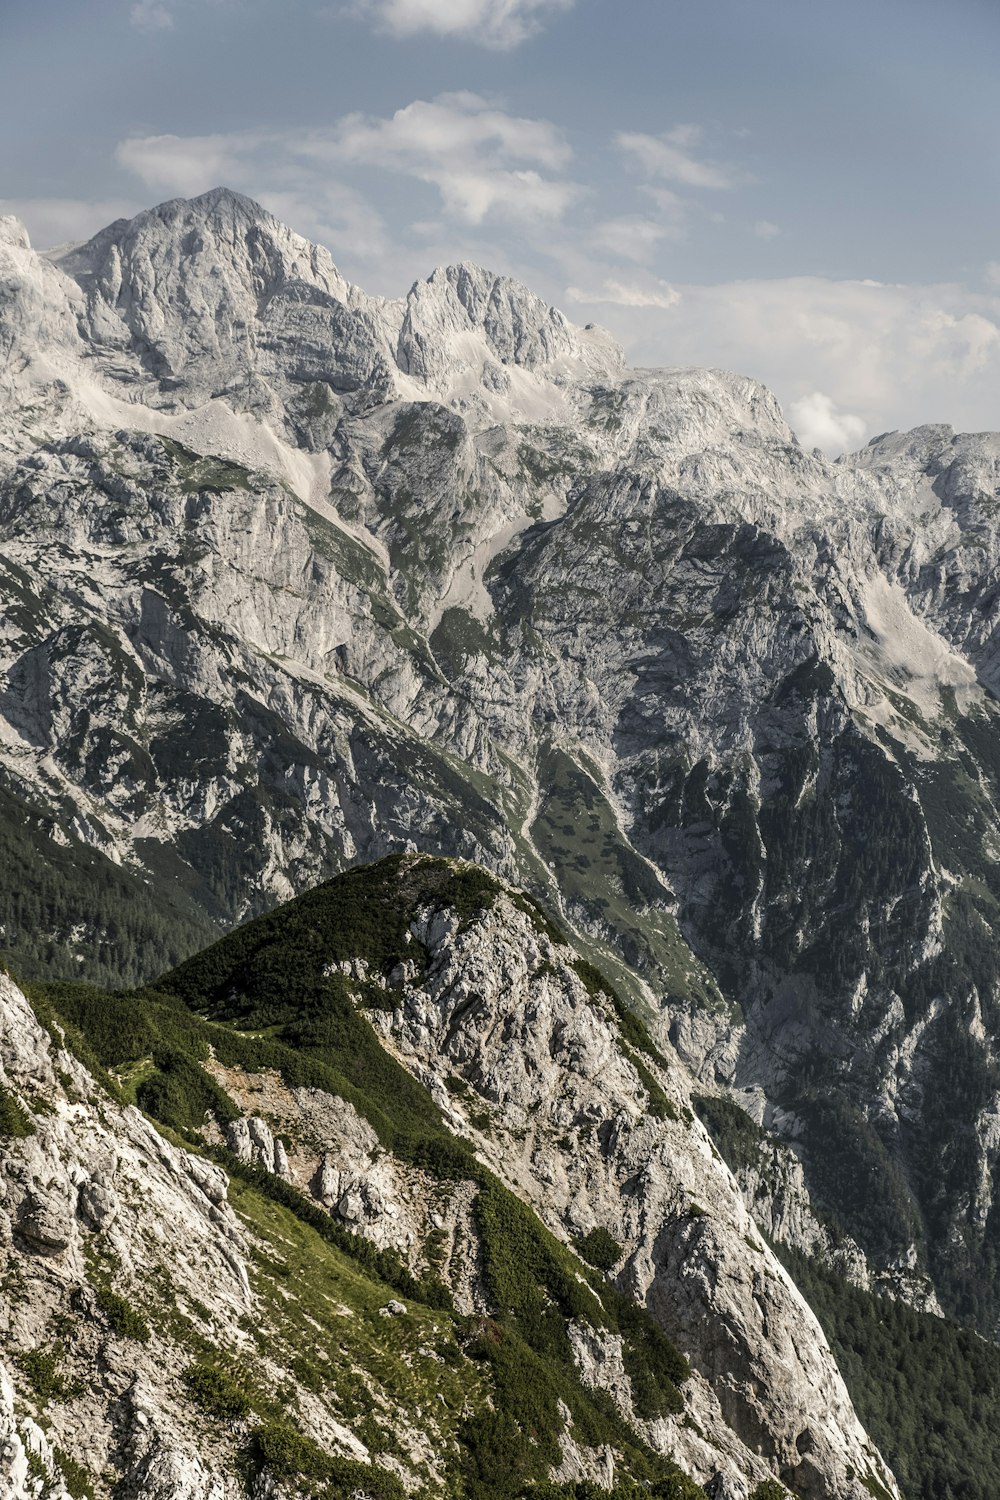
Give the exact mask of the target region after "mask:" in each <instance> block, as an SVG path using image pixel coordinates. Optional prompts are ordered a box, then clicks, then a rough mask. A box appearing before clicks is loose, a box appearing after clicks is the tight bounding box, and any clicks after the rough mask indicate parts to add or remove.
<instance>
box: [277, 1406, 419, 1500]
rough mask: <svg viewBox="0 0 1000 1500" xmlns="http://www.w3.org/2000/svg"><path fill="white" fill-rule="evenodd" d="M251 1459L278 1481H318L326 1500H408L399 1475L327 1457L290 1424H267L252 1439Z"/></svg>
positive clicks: (378, 1468)
mask: <svg viewBox="0 0 1000 1500" xmlns="http://www.w3.org/2000/svg"><path fill="white" fill-rule="evenodd" d="M250 1456H251V1458H252V1460H253V1463H254V1464H255V1466H256V1467H257V1469H258V1470H264V1469H267V1470H269V1471H270V1472H271V1473H272V1474H274V1475H275V1476H276V1477H277V1478H278V1479H290V1480H302V1479H305V1480H315V1481H318V1482H320V1483H322V1484H323V1486H324V1489H323V1500H352V1497H355V1496H366V1497H369V1500H405V1494H406V1492H405V1490H404V1489H403V1486H402V1484H401V1483H400V1481H399V1479H398V1478H397V1477H396V1475H395V1474H390V1473H389V1471H388V1470H387V1469H382V1468H380V1467H379V1466H378V1465H377V1464H361V1463H358V1462H357V1461H356V1460H354V1459H351V1458H340V1457H336V1456H334V1455H333V1454H330V1453H327V1452H326V1451H325V1450H324V1449H323V1448H321V1447H320V1446H319V1444H318V1443H314V1442H313V1440H312V1439H311V1438H308V1437H304V1436H303V1434H302V1433H301V1432H298V1431H296V1429H295V1428H294V1427H292V1426H290V1425H289V1423H287V1422H278V1421H271V1422H264V1423H262V1424H261V1425H260V1426H259V1427H256V1428H255V1429H254V1431H253V1433H252V1434H251V1436H250Z"/></svg>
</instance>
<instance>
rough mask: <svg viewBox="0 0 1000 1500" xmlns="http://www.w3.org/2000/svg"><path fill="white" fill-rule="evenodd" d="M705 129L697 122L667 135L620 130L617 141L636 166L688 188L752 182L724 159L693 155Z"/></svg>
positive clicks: (733, 186) (722, 186) (724, 187)
mask: <svg viewBox="0 0 1000 1500" xmlns="http://www.w3.org/2000/svg"><path fill="white" fill-rule="evenodd" d="M701 140H702V132H701V130H700V129H699V127H698V126H696V125H677V126H675V127H674V129H673V130H668V131H667V132H666V134H665V135H641V134H637V133H635V132H632V131H620V132H619V133H618V135H616V136H615V143H616V144H617V146H618V147H619V149H620V150H621V151H623V152H624V153H625V156H626V157H627V158H628V159H629V160H630V161H631V162H632V164H633V166H635V167H637V168H639V169H640V170H641V171H643V172H646V173H648V174H649V175H650V176H651V177H665V178H666V179H667V181H668V182H680V183H683V184H684V186H685V187H692V188H713V189H718V190H724V189H727V188H735V187H740V186H742V185H744V184H746V183H748V182H749V181H750V178H748V177H747V176H746V174H745V173H742V172H740V171H738V170H737V169H736V168H735V167H732V166H729V165H727V164H726V163H725V162H716V161H709V160H708V159H707V158H704V157H701V156H696V155H694V150H693V148H694V147H696V146H698V145H700V144H701Z"/></svg>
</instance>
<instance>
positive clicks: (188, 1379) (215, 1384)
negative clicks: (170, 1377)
mask: <svg viewBox="0 0 1000 1500" xmlns="http://www.w3.org/2000/svg"><path fill="white" fill-rule="evenodd" d="M181 1378H182V1379H183V1381H184V1384H185V1385H186V1386H187V1389H188V1391H189V1392H190V1394H191V1396H192V1398H193V1399H194V1400H195V1401H196V1402H197V1403H198V1405H199V1406H200V1407H201V1408H202V1410H203V1411H207V1412H209V1413H210V1414H211V1415H212V1416H213V1417H222V1418H224V1419H226V1420H230V1421H231V1420H234V1419H236V1418H239V1417H247V1416H249V1415H250V1413H251V1411H252V1410H253V1399H252V1397H251V1395H250V1392H249V1390H248V1389H247V1386H246V1384H245V1382H244V1381H242V1380H240V1379H238V1378H236V1377H235V1376H233V1375H231V1374H230V1373H229V1371H228V1370H225V1369H222V1368H220V1366H219V1365H217V1364H214V1363H212V1362H211V1361H209V1360H207V1359H198V1360H195V1362H194V1363H193V1364H190V1365H188V1367H187V1369H186V1370H185V1371H184V1373H183V1375H182V1377H181Z"/></svg>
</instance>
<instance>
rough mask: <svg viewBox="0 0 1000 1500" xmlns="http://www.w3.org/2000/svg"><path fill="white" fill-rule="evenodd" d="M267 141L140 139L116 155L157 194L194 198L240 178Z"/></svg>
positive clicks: (253, 137) (246, 137)
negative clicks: (172, 194)
mask: <svg viewBox="0 0 1000 1500" xmlns="http://www.w3.org/2000/svg"><path fill="white" fill-rule="evenodd" d="M266 139H267V137H265V136H264V135H262V134H260V133H244V134H233V135H189V136H181V135H147V136H136V137H132V138H131V139H129V140H126V141H122V142H121V144H120V145H119V146H118V147H117V149H116V151H115V155H116V157H117V159H118V161H119V162H120V164H121V165H122V166H123V167H126V168H127V169H128V171H130V172H134V173H135V175H136V176H137V177H139V178H140V179H141V180H142V181H143V182H144V183H145V184H146V186H147V187H148V188H151V189H152V190H153V191H154V192H157V193H161V192H167V193H177V194H182V195H185V196H190V195H191V194H196V193H204V192H207V190H208V189H209V188H212V187H218V186H219V185H220V184H221V183H224V182H227V181H228V179H229V178H231V177H235V176H237V175H239V174H240V171H241V166H242V164H243V162H244V161H245V160H246V158H247V156H248V155H249V154H250V153H253V152H255V151H256V150H258V149H259V148H260V147H261V146H262V145H263V144H265V142H266Z"/></svg>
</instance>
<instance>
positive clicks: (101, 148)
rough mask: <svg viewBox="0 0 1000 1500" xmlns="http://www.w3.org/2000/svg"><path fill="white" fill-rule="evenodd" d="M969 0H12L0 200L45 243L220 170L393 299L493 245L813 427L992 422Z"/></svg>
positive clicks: (978, 8)
mask: <svg viewBox="0 0 1000 1500" xmlns="http://www.w3.org/2000/svg"><path fill="white" fill-rule="evenodd" d="M998 64H1000V7H998V6H997V5H996V4H995V3H992V4H991V3H985V0H950V3H949V4H948V5H947V6H945V5H944V4H943V3H937V4H931V3H928V0H879V3H872V0H868V3H867V4H861V3H858V0H839V3H838V4H837V5H836V6H835V7H834V6H830V5H818V4H810V3H808V0H805V3H803V0H799V3H791V0H758V3H757V4H755V5H751V4H749V3H739V0H702V3H700V4H698V5H692V4H690V3H686V4H679V3H678V4H674V3H669V0H660V3H654V0H631V3H630V0H619V3H617V4H612V3H609V0H88V3H87V4H85V5H81V4H80V3H79V0H72V3H71V0H33V3H30V4H29V3H27V0H3V6H2V11H0V122H2V125H3V127H4V128H3V129H2V130H0V212H12V213H16V214H17V215H18V216H19V217H21V218H23V219H24V220H25V222H26V223H27V225H28V228H29V230H30V231H31V233H32V237H33V240H34V242H35V243H36V244H38V245H40V246H44V245H46V244H52V243H57V242H61V241H65V240H67V239H76V238H81V237H83V236H85V235H86V234H88V233H91V232H93V231H94V230H96V229H97V228H99V227H101V225H103V224H104V223H105V222H107V221H108V220H109V219H111V218H113V217H116V216H118V215H120V214H127V213H133V212H136V211H138V210H139V209H140V208H142V207H144V206H147V205H149V204H151V203H153V202H157V201H159V200H161V199H163V198H166V197H172V196H178V195H190V194H193V193H197V192H199V191H202V190H203V189H205V188H207V187H209V186H214V185H216V184H217V183H220V182H223V183H226V184H228V185H230V186H233V187H236V188H239V189H240V190H242V191H244V192H248V193H250V194H252V195H253V196H256V197H258V198H259V199H260V200H261V201H262V202H264V203H265V204H266V205H267V206H268V207H270V208H271V209H272V210H274V211H275V212H277V213H279V215H280V216H281V217H283V218H284V219H285V220H286V221H287V222H288V223H290V224H291V225H292V226H293V227H294V228H296V229H298V230H300V231H301V232H303V233H306V234H309V235H310V236H312V237H313V238H316V239H319V240H321V241H323V242H324V243H326V244H328V245H329V247H330V249H331V251H332V252H333V255H334V258H335V259H336V261H337V263H338V264H339V265H340V267H341V269H342V270H343V271H344V272H345V274H347V275H348V276H350V277H351V278H352V279H354V280H356V281H359V282H360V283H361V284H362V285H364V286H365V287H367V288H368V289H369V290H371V291H377V292H383V293H388V294H393V295H398V294H400V293H402V292H403V291H405V289H406V288H407V287H408V286H409V284H410V283H411V282H412V281H413V280H414V279H415V277H417V276H418V275H423V274H426V273H427V272H429V271H430V270H431V269H432V268H433V266H434V265H436V264H440V263H442V262H445V261H451V260H457V259H463V258H472V259H476V260H479V261H481V262H483V263H485V264H488V265H491V266H493V267H495V268H497V269H500V270H504V271H508V272H511V273H513V274H515V275H518V276H520V277H521V278H522V279H523V280H525V281H527V282H528V284H529V285H531V286H532V287H533V288H534V289H535V290H537V291H538V292H540V293H541V294H542V295H544V296H546V297H547V298H548V299H549V300H551V301H554V302H556V303H557V304H559V305H560V306H562V307H563V308H564V310H565V311H566V312H567V313H568V314H569V316H571V317H572V318H574V319H576V320H577V321H580V322H586V321H591V320H593V321H599V322H602V323H604V324H606V325H607V326H608V327H610V328H611V329H612V330H613V331H614V332H615V333H616V334H618V336H619V337H620V338H622V340H623V342H624V343H625V344H626V347H627V349H628V351H629V354H630V357H631V358H632V359H633V361H634V362H636V363H645V364H721V365H726V366H728V367H731V368H733V367H734V368H737V369H740V370H742V371H744V372H745V373H747V374H751V375H754V376H756V377H758V378H760V379H763V380H765V381H766V382H767V383H768V384H770V385H771V386H772V387H773V388H774V389H775V390H776V391H777V394H778V396H779V398H780V400H781V401H782V404H783V405H784V407H785V409H786V412H787V413H788V415H789V416H790V418H791V420H792V421H793V423H794V425H795V426H796V427H797V429H798V430H799V432H800V435H801V436H803V438H804V439H805V440H807V441H812V442H817V443H820V444H821V445H823V446H825V447H827V448H829V449H830V450H831V451H835V450H836V449H837V448H838V447H842V446H844V445H848V446H855V445H856V444H858V443H859V442H861V441H864V440H865V438H867V437H868V436H871V435H872V434H874V433H875V432H879V431H882V430H885V429H886V428H888V427H900V426H912V425H915V424H916V423H919V422H924V421H946V422H951V423H952V424H954V425H956V426H958V427H965V428H984V427H990V428H1000V129H998V126H1000V107H998V105H997V102H996V95H997V86H996V78H997V75H998Z"/></svg>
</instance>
